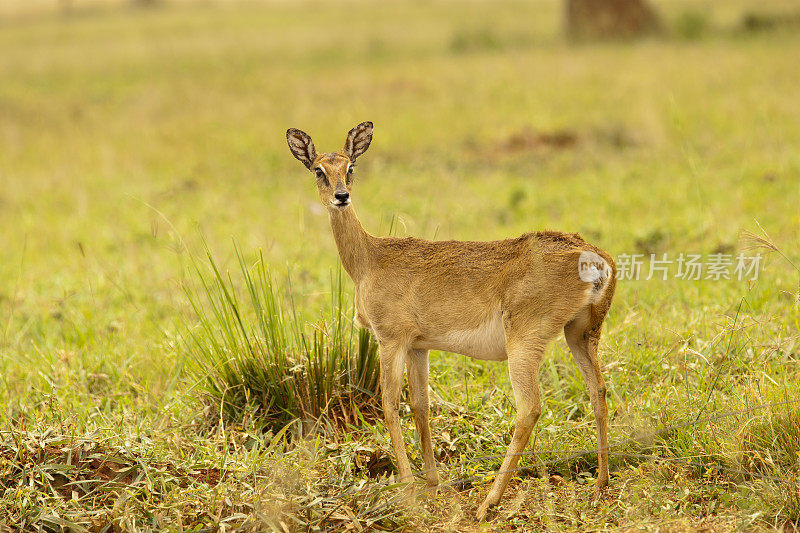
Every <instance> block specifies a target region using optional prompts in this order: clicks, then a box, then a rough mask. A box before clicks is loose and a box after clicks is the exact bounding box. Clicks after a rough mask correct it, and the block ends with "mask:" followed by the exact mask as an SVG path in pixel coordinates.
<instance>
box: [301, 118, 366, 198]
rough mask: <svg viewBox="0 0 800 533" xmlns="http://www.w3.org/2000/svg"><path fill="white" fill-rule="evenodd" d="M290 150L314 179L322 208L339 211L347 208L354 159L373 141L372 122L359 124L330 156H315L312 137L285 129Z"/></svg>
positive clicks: (315, 151) (351, 185)
mask: <svg viewBox="0 0 800 533" xmlns="http://www.w3.org/2000/svg"><path fill="white" fill-rule="evenodd" d="M286 141H287V142H288V143H289V150H290V151H291V152H292V155H293V156H295V157H296V158H297V160H298V161H300V162H301V163H303V164H304V165H305V166H306V168H307V169H308V170H310V171H312V172H313V173H314V174H315V175H316V178H317V192H318V193H319V199H320V201H321V202H322V205H324V206H325V207H327V208H329V209H334V210H342V211H344V210H345V209H347V208H348V206H349V205H350V190H351V188H352V187H353V172H354V169H355V163H356V158H357V157H358V156H360V155H361V154H363V153H364V152H366V151H367V148H369V143H370V142H372V122H362V123H361V124H359V125H358V126H356V127H355V128H353V129H352V130H350V133H348V134H347V139H346V140H345V142H344V148H342V149H341V150H339V151H338V152H331V153H329V154H317V150H316V149H315V148H314V141H312V140H311V137H310V136H309V135H308V134H307V133H305V132H303V131H300V130H298V129H295V128H289V129H288V130H286Z"/></svg>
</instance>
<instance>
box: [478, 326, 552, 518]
mask: <svg viewBox="0 0 800 533" xmlns="http://www.w3.org/2000/svg"><path fill="white" fill-rule="evenodd" d="M544 344H545V343H542V342H539V341H533V342H520V343H513V345H512V344H511V343H509V344H508V346H507V348H506V350H507V352H508V374H509V377H510V378H511V388H512V389H513V390H514V400H515V401H516V404H517V418H516V426H515V427H514V436H513V437H512V438H511V444H510V445H509V446H508V451H507V452H506V456H505V458H504V459H503V465H502V466H501V467H500V470H498V472H497V477H495V479H494V483H493V484H492V488H491V489H490V490H489V494H487V495H486V499H485V500H484V501H483V503H482V504H481V505H480V507H478V512H477V513H476V514H477V517H478V520H483V518H484V516H486V511H488V510H489V507H492V506H494V505H497V504H498V503H499V502H500V498H501V497H502V496H503V492H505V490H506V486H508V482H509V480H510V479H511V476H512V474H513V473H514V471H515V469H516V468H517V463H519V458H520V457H521V456H522V453H523V452H524V451H525V447H526V446H527V445H528V440H530V437H531V432H532V431H533V427H534V426H535V425H536V421H537V420H539V415H540V414H541V402H540V399H539V363H540V361H541V359H542V354H543V353H544Z"/></svg>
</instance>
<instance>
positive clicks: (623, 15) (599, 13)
mask: <svg viewBox="0 0 800 533" xmlns="http://www.w3.org/2000/svg"><path fill="white" fill-rule="evenodd" d="M565 22H566V30H567V35H568V36H569V37H570V38H571V39H578V40H580V39H619V38H623V39H625V38H632V37H638V36H640V35H644V34H648V33H654V32H657V31H658V30H659V29H660V28H661V21H660V19H659V17H658V15H657V14H656V12H655V11H653V9H652V8H651V7H650V4H648V3H647V0H566V17H565Z"/></svg>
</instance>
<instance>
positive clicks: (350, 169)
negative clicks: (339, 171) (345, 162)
mask: <svg viewBox="0 0 800 533" xmlns="http://www.w3.org/2000/svg"><path fill="white" fill-rule="evenodd" d="M353 170H355V167H352V166H350V167H347V173H348V174H352V173H353Z"/></svg>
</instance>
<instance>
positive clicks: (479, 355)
mask: <svg viewBox="0 0 800 533" xmlns="http://www.w3.org/2000/svg"><path fill="white" fill-rule="evenodd" d="M412 347H413V348H417V349H424V350H441V351H444V352H453V353H458V354H462V355H466V356H468V357H472V358H474V359H484V360H487V361H505V360H506V359H508V354H507V353H506V334H505V331H504V330H503V321H502V318H501V315H500V313H497V314H496V315H495V316H494V317H493V318H492V319H491V320H488V321H486V322H484V323H483V324H481V325H480V326H478V327H476V328H473V329H463V330H454V331H448V332H447V333H441V334H437V335H432V336H430V337H423V338H420V339H417V341H415V342H414V344H413V345H412Z"/></svg>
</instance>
